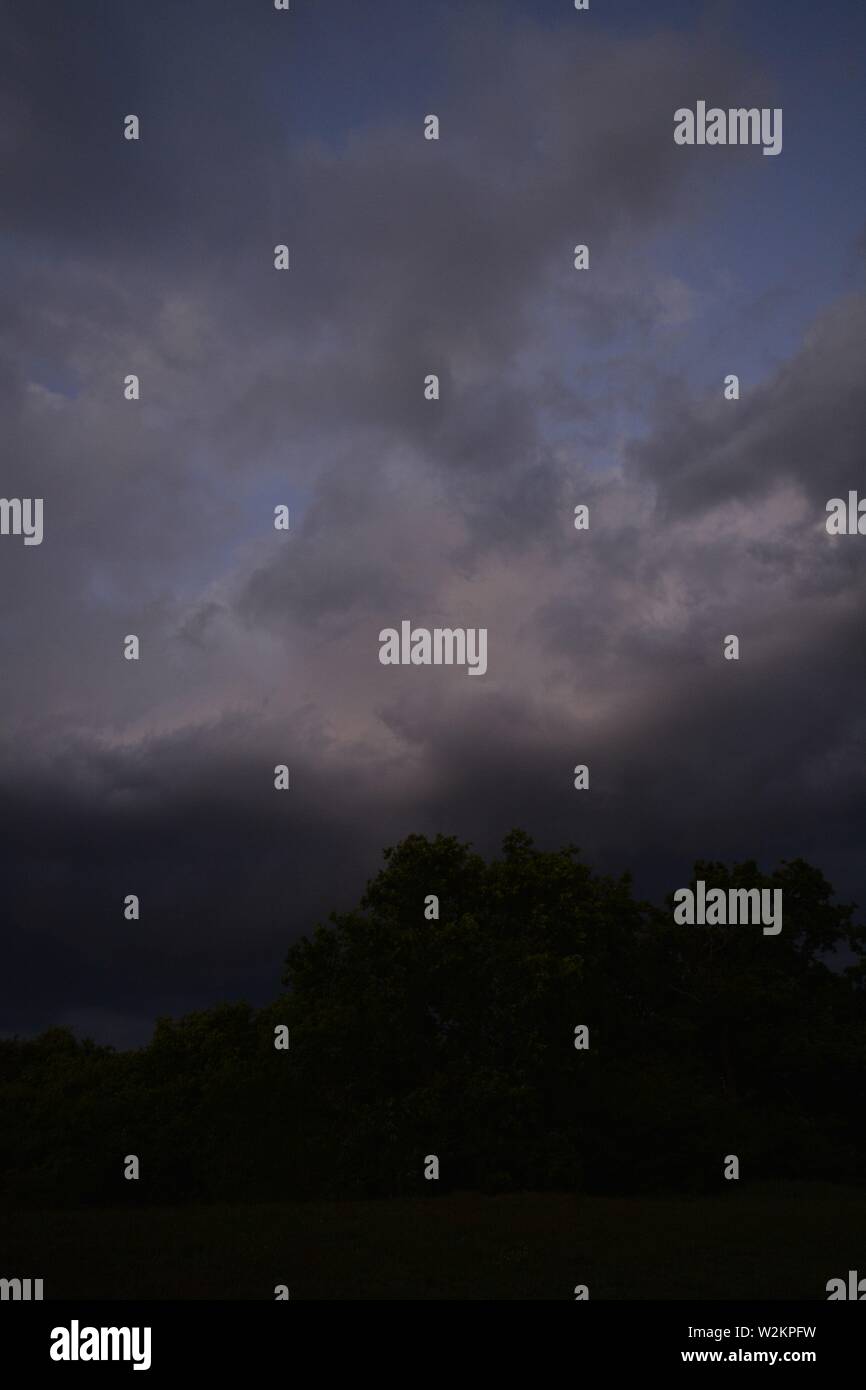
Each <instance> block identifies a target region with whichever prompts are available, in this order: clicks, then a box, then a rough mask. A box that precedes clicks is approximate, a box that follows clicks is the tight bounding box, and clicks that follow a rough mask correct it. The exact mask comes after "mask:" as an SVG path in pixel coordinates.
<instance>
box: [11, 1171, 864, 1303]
mask: <svg viewBox="0 0 866 1390" xmlns="http://www.w3.org/2000/svg"><path fill="white" fill-rule="evenodd" d="M0 1229H2V1238H0V1264H2V1269H0V1274H2V1275H4V1276H10V1275H20V1276H29V1277H42V1278H43V1279H44V1280H45V1297H46V1298H47V1299H50V1298H96V1299H98V1298H118V1299H123V1298H144V1299H160V1298H166V1299H171V1298H191V1299H260V1298H261V1299H272V1298H273V1289H274V1285H275V1284H286V1285H288V1287H289V1290H290V1295H291V1298H292V1299H440V1298H441V1299H569V1300H570V1299H572V1298H573V1296H574V1294H573V1290H574V1286H575V1285H576V1284H578V1283H582V1284H587V1285H588V1286H589V1293H590V1298H591V1299H600V1298H607V1299H652V1298H665V1299H786V1298H794V1299H811V1300H814V1299H817V1300H824V1299H826V1297H827V1295H826V1289H825V1285H826V1283H827V1280H828V1279H830V1278H833V1277H835V1276H842V1277H845V1276H846V1274H847V1271H848V1270H849V1269H860V1270H861V1271H864V1272H866V1188H850V1187H849V1188H845V1187H837V1186H831V1185H823V1184H794V1183H788V1184H779V1185H776V1186H773V1187H769V1186H767V1187H761V1188H757V1187H752V1188H750V1189H748V1190H744V1191H742V1192H739V1193H731V1192H728V1191H726V1192H725V1193H724V1194H723V1195H720V1196H719V1197H689V1198H676V1197H654V1198H636V1197H625V1198H600V1197H580V1196H571V1195H562V1194H532V1193H529V1194H520V1195H508V1196H502V1197H490V1196H478V1195H476V1194H472V1193H466V1194H460V1193H457V1194H450V1195H443V1196H442V1197H438V1198H436V1197H431V1198H423V1199H421V1198H417V1199H413V1198H407V1199H393V1200H384V1201H353V1202H326V1201H311V1202H294V1203H293V1202H284V1203H280V1204H275V1205H263V1206H213V1207H185V1208H180V1207H176V1208H172V1207H158V1208H151V1209H138V1210H134V1211H120V1210H110V1211H88V1212H81V1211H75V1212H67V1211H56V1212H13V1213H10V1212H4V1213H2V1215H0Z"/></svg>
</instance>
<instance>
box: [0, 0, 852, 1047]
mask: <svg viewBox="0 0 866 1390" xmlns="http://www.w3.org/2000/svg"><path fill="white" fill-rule="evenodd" d="M0 19H2V24H0V32H2V41H0V44H2V46H0V65H2V81H0V117H2V119H0V167H2V171H3V189H4V197H3V208H2V214H0V406H2V418H3V421H4V427H5V429H4V435H5V439H4V443H5V448H4V450H3V453H2V463H0V468H2V475H0V492H2V495H3V496H5V497H7V498H14V497H41V498H43V499H44V539H43V542H42V544H41V545H39V546H28V547H25V546H24V545H23V541H22V538H21V537H16V536H13V535H5V536H0V595H2V599H0V659H2V679H0V715H2V718H0V820H2V823H3V826H4V831H3V835H2V838H0V871H2V881H3V890H4V891H3V909H4V910H3V939H4V946H5V952H4V967H5V968H4V969H3V971H2V972H0V1033H4V1034H13V1033H18V1034H21V1035H24V1036H27V1035H31V1034H33V1033H35V1032H38V1031H40V1030H42V1029H44V1028H47V1027H50V1026H56V1025H64V1026H68V1027H70V1028H72V1029H74V1030H75V1031H76V1033H78V1034H79V1035H84V1034H86V1035H89V1036H93V1037H95V1038H97V1039H98V1040H99V1041H103V1042H109V1043H112V1044H114V1045H116V1046H132V1045H137V1044H139V1043H141V1042H143V1041H146V1039H147V1037H148V1036H149V1034H150V1031H151V1030H152V1027H153V1022H154V1020H155V1018H156V1017H158V1016H161V1015H165V1014H171V1015H175V1016H176V1015H178V1014H181V1013H184V1012H187V1011H189V1010H191V1009H195V1008H203V1007H207V1006H209V1005H210V1004H213V1003H215V1002H217V1001H218V1000H221V999H240V998H246V999H250V1000H251V1001H253V1002H263V1001H265V1000H266V999H268V998H269V997H273V995H274V994H275V993H276V991H277V989H278V986H279V978H280V972H281V967H282V962H283V959H284V956H285V953H286V949H287V947H288V945H289V944H290V942H291V941H293V940H295V939H297V937H298V936H299V935H301V934H303V933H305V932H308V931H309V930H310V929H311V928H312V926H313V925H314V924H315V922H316V921H317V920H320V919H323V918H324V917H325V916H326V915H327V913H328V912H330V911H331V910H332V909H342V908H347V907H349V906H351V905H352V904H353V903H355V902H356V901H357V899H358V897H359V894H360V892H361V891H362V889H363V886H364V883H365V881H366V880H367V879H368V878H370V877H371V876H372V875H373V874H375V873H376V871H377V870H378V868H379V866H380V864H381V855H382V850H383V848H384V847H385V846H387V845H391V844H394V843H396V842H397V841H398V840H400V839H402V838H403V837H404V836H405V835H407V834H410V833H426V834H435V833H437V832H442V833H444V834H453V835H457V836H459V837H460V838H461V839H464V840H467V841H470V842H472V843H473V844H474V845H475V846H476V847H477V848H478V849H479V850H481V851H482V852H484V853H491V852H493V851H495V849H496V848H497V846H498V844H499V843H500V842H501V839H502V837H503V835H504V834H505V833H506V832H507V831H508V830H509V829H511V828H512V827H514V826H520V827H522V828H524V829H526V830H527V831H529V833H530V834H532V835H533V836H535V838H536V840H537V842H538V843H539V844H540V845H542V846H544V847H554V846H557V845H560V844H564V843H575V844H578V845H579V846H580V847H581V850H582V853H583V854H584V856H585V857H586V859H587V860H588V861H589V862H590V863H592V864H593V865H594V866H595V867H597V868H598V869H599V870H600V871H604V872H615V873H619V872H621V871H624V870H628V871H630V872H632V873H633V874H634V876H635V881H636V886H637V889H638V891H639V892H641V893H645V894H646V895H648V896H652V897H654V898H655V899H656V900H660V899H661V898H662V897H663V896H664V894H666V893H668V892H672V891H673V890H674V889H675V888H677V887H680V886H682V885H683V884H685V883H687V882H688V879H689V876H690V871H691V866H692V864H693V862H694V861H695V859H697V858H704V859H724V860H729V861H730V860H738V859H745V858H755V859H757V860H758V861H759V862H760V863H761V864H762V866H763V867H764V868H767V869H770V868H772V867H773V865H774V864H776V863H778V862H779V860H780V859H783V858H794V857H796V856H798V855H802V856H803V857H805V858H807V859H808V860H810V861H811V862H813V863H815V864H817V865H818V866H819V867H820V868H822V869H823V870H824V872H825V873H826V874H827V876H828V878H829V879H830V881H831V883H832V884H833V885H834V887H835V888H836V890H837V892H838V893H839V895H840V896H841V897H843V898H845V899H846V900H850V899H853V900H855V901H858V902H859V901H862V900H863V896H864V894H863V877H864V871H863V843H864V829H866V825H864V819H866V818H864V805H866V801H864V795H866V774H864V757H863V754H864V732H866V705H864V699H863V690H864V674H866V669H864V668H866V642H864V625H863V620H864V573H866V570H864V565H866V539H864V538H863V537H859V536H847V537H842V536H840V537H831V536H829V535H828V534H827V531H826V526H825V517H826V510H825V509H826V503H827V501H828V500H829V499H830V498H831V497H834V496H847V493H848V491H849V490H851V489H858V488H859V489H860V491H861V494H862V495H866V476H864V468H863V439H864V437H866V432H864V426H866V404H864V392H863V380H864V358H866V355H864V326H866V300H864V287H863V269H864V256H866V190H864V178H863V161H862V131H863V129H864V117H866V110H864V106H866V96H864V93H866V82H864V70H863V69H864V53H866V46H864V39H866V9H864V7H863V6H862V4H860V3H859V0H857V2H856V3H855V0H851V3H847V0H824V3H822V4H820V5H813V4H808V3H805V0H730V2H729V3H708V4H705V5H704V4H701V3H698V0H689V2H688V3H684V2H682V0H677V2H676V3H674V0H659V3H657V4H653V3H651V0H641V3H637V2H636V0H628V2H627V3H626V2H625V0H623V3H617V2H616V0H592V3H591V7H590V10H589V11H588V12H583V13H578V12H576V11H575V10H574V8H573V6H572V5H571V4H569V3H568V0H531V3H530V0H497V2H496V3H493V0H491V3H464V0H460V3H453V4H452V3H447V2H446V0H442V3H423V0H417V3H416V0H399V2H397V0H368V3H366V4H363V5H359V4H358V3H357V0H355V3H351V4H348V3H343V0H292V7H291V10H290V11H289V12H288V13H283V12H276V11H275V10H274V9H273V7H272V6H271V5H269V4H268V3H266V0H255V3H253V0H243V3H241V0H208V2H207V3H205V0H187V2H186V3H184V5H182V6H181V5H177V4H176V3H169V0H138V2H137V3H133V0H110V3H109V2H108V0H105V3H98V0H78V3H76V4H75V5H69V4H67V3H55V0H48V3H44V4H41V5H39V6H34V5H33V4H32V3H29V0H27V2H25V0H7V2H6V3H2V4H0ZM698 100H705V101H706V102H707V103H708V104H709V105H717V106H720V107H723V108H727V107H729V106H737V107H739V106H747V107H751V106H756V107H759V108H763V107H769V108H776V107H780V108H781V109H782V111H783V137H784V138H783V149H782V152H781V154H780V155H778V156H776V157H769V158H768V157H764V156H763V155H762V152H761V150H760V148H750V147H728V148H709V147H704V148H698V147H696V148H688V147H682V146H677V145H676V144H675V143H674V140H673V128H674V120H673V114H674V111H675V110H676V109H678V108H680V107H682V106H689V107H694V106H695V105H696V103H697V101H698ZM129 113H135V114H137V115H138V117H139V119H140V123H141V138H140V139H139V140H138V141H137V142H134V141H127V140H125V139H124V138H123V122H124V118H125V116H126V115H127V114H129ZM431 113H432V114H436V115H438V117H439V119H440V138H439V140H438V141H427V140H425V139H424V138H423V131H424V120H425V117H426V116H427V115H428V114H431ZM280 243H285V244H286V245H288V246H289V248H290V259H291V267H290V269H289V270H288V271H286V272H279V271H276V270H275V269H274V247H275V245H277V244H280ZM580 243H582V244H586V245H587V246H589V248H590V266H589V269H588V270H586V271H580V272H578V271H576V270H575V269H574V265H573V250H574V247H575V245H577V244H580ZM128 373H135V374H137V375H138V376H139V377H140V382H141V399H140V400H138V401H127V400H125V399H124V393H123V383H124V378H125V377H126V375H127V374H128ZM428 373H436V374H437V375H438V376H439V377H440V382H441V396H440V399H439V400H438V401H435V402H433V401H428V400H425V398H424V379H425V377H426V376H427V375H428ZM730 373H736V374H737V375H738V376H739V377H740V383H741V395H740V399H739V400H738V401H729V400H726V399H725V398H724V389H723V388H724V380H725V377H726V376H727V375H728V374H730ZM581 503H583V504H586V505H588V506H589V508H590V526H589V529H588V530H586V531H581V532H577V531H576V530H575V529H574V526H573V514H574V508H575V506H576V505H578V504H581ZM280 504H285V505H288V506H289V507H290V509H291V528H290V530H289V532H288V533H285V532H278V531H276V530H275V529H274V525H273V517H274V508H275V507H276V506H278V505H280ZM403 619H409V620H411V621H412V622H413V623H414V624H415V625H417V626H426V627H435V626H449V627H485V628H486V629H487V631H488V669H487V672H486V674H485V675H484V676H483V677H478V678H474V677H472V678H470V677H469V676H468V673H467V672H466V670H465V669H460V668H436V667H408V668H403V667H388V666H382V665H381V664H380V663H379V660H378V653H379V632H380V631H381V630H382V629H384V628H386V627H399V625H400V622H401V620H403ZM129 633H135V634H136V635H137V636H138V637H139V639H140V643H141V659H140V660H139V661H137V662H129V661H125V660H124V658H123V642H124V638H125V636H126V635H127V634H129ZM732 633H733V634H737V635H738V636H739V638H740V644H741V655H740V660H739V661H737V662H730V661H726V660H724V659H723V656H722V649H723V641H724V638H725V637H726V636H727V635H728V634H732ZM281 763H285V764H287V765H288V766H289V768H290V777H291V787H290V790H289V791H288V792H284V793H283V792H277V791H275V789H274V767H275V766H276V765H277V764H281ZM578 763H581V764H587V765H588V766H589V768H590V789H589V791H586V792H578V791H575V789H574V786H573V780H574V779H573V768H574V767H575V765H576V764H578ZM425 891H429V892H435V891H436V890H435V886H434V885H431V886H430V887H429V889H426V890H425ZM131 893H134V894H136V895H138V896H139V897H140V902H141V918H140V920H139V921H138V922H128V921H126V920H125V919H124V915H123V901H124V898H125V896H126V895H127V894H131ZM419 910H420V909H419Z"/></svg>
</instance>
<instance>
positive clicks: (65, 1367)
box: [0, 1299, 866, 1385]
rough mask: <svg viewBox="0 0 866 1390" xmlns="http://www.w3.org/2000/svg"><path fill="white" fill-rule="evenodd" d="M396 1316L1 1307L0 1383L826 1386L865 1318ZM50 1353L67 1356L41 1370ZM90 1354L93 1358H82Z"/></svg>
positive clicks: (846, 1363)
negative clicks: (682, 1376) (794, 1374)
mask: <svg viewBox="0 0 866 1390" xmlns="http://www.w3.org/2000/svg"><path fill="white" fill-rule="evenodd" d="M479 1302H480V1300H479ZM398 1306H399V1307H400V1313H399V1318H395V1315H394V1312H393V1311H392V1310H391V1308H390V1305H389V1308H388V1309H387V1310H385V1309H380V1311H379V1312H377V1311H376V1308H375V1306H373V1305H371V1303H370V1302H366V1303H363V1304H358V1305H352V1306H351V1307H346V1306H345V1305H342V1306H341V1305H326V1304H323V1303H312V1302H305V1301H304V1300H302V1299H298V1300H291V1299H289V1300H288V1301H286V1302H277V1301H274V1302H267V1303H265V1302H262V1303H257V1302H236V1303H229V1302H226V1303H205V1302H193V1301H190V1302H150V1303H138V1302H125V1301H120V1300H118V1301H105V1302H98V1303H90V1302H60V1301H58V1302H53V1301H46V1302H44V1303H29V1304H28V1303H13V1302H6V1303H3V1304H2V1305H0V1376H2V1377H3V1379H4V1380H5V1381H6V1383H8V1384H12V1383H13V1382H12V1379H11V1378H9V1373H10V1372H12V1371H13V1370H14V1371H15V1372H17V1376H16V1378H15V1382H14V1383H16V1384H23V1383H26V1382H25V1381H23V1380H22V1376H28V1375H31V1374H33V1375H36V1374H37V1373H40V1372H41V1373H43V1374H44V1373H45V1372H46V1371H48V1372H50V1373H51V1374H55V1373H56V1375H57V1376H69V1375H73V1374H76V1373H81V1372H86V1373H87V1374H88V1375H89V1376H90V1377H94V1376H96V1377H98V1376H99V1374H100V1368H105V1367H110V1368H111V1370H112V1373H113V1374H114V1376H115V1377H117V1376H119V1375H126V1374H127V1373H128V1374H130V1375H133V1374H134V1367H135V1366H136V1365H138V1366H139V1367H140V1372H141V1373H140V1375H139V1376H138V1377H137V1379H140V1380H141V1381H142V1383H144V1384H146V1383H149V1381H150V1380H154V1379H157V1380H159V1379H160V1378H161V1377H162V1376H166V1377H168V1376H176V1375H177V1374H178V1372H189V1371H194V1372H196V1373H197V1374H202V1373H203V1374H204V1375H210V1374H213V1375H214V1376H216V1375H220V1376H222V1377H224V1376H226V1375H227V1374H228V1375H231V1374H233V1373H238V1374H240V1373H241V1372H243V1374H244V1380H245V1383H248V1382H253V1383H257V1382H258V1381H260V1380H264V1379H265V1378H267V1377H268V1376H272V1375H274V1374H275V1373H278V1372H280V1371H282V1372H283V1373H284V1374H285V1375H287V1376H290V1377H291V1378H292V1379H299V1378H302V1379H303V1380H305V1381H309V1380H310V1378H311V1376H314V1377H315V1378H316V1379H319V1378H320V1377H321V1376H322V1375H324V1374H331V1375H333V1374H334V1373H335V1372H336V1373H338V1374H340V1373H343V1374H346V1375H351V1377H352V1380H353V1381H356V1380H357V1379H358V1378H359V1377H360V1376H361V1375H365V1374H374V1375H376V1376H377V1377H382V1376H384V1377H385V1378H386V1379H391V1378H392V1377H398V1378H399V1379H400V1380H406V1378H407V1377H408V1379H409V1381H410V1382H412V1381H414V1380H415V1379H417V1378H418V1377H420V1378H421V1380H423V1381H424V1382H426V1383H429V1380H430V1376H431V1373H432V1374H435V1373H436V1369H437V1366H439V1365H441V1367H442V1373H443V1375H445V1376H448V1377H453V1375H454V1373H455V1371H457V1370H460V1369H464V1370H465V1369H474V1370H482V1369H483V1371H484V1374H485V1377H487V1376H488V1375H489V1374H490V1373H491V1372H496V1371H498V1368H499V1367H500V1365H501V1367H502V1370H503V1373H508V1374H509V1378H510V1379H511V1378H513V1377H514V1376H515V1375H517V1376H520V1375H521V1374H523V1367H524V1366H525V1368H526V1369H525V1374H526V1376H527V1378H529V1379H530V1380H531V1383H532V1384H533V1385H536V1384H538V1383H539V1382H544V1381H545V1380H548V1379H556V1377H557V1372H556V1371H555V1365H556V1364H557V1361H556V1360H554V1358H557V1359H558V1358H560V1357H563V1356H564V1357H565V1358H566V1366H570V1367H571V1370H572V1371H573V1372H578V1373H580V1372H582V1371H589V1370H592V1371H593V1372H594V1373H596V1374H598V1373H602V1374H603V1373H605V1372H608V1373H611V1374H615V1373H616V1372H618V1371H623V1370H638V1371H640V1372H641V1373H644V1374H650V1373H652V1372H654V1371H661V1372H667V1371H668V1370H669V1369H670V1368H672V1367H674V1366H687V1365H707V1364H721V1365H731V1364H733V1363H735V1362H739V1363H740V1364H742V1365H761V1364H762V1365H765V1366H769V1367H771V1368H773V1369H775V1368H776V1367H777V1366H779V1365H782V1366H785V1365H799V1366H806V1367H811V1368H812V1369H813V1370H817V1371H820V1372H821V1373H822V1376H826V1374H827V1372H828V1371H833V1370H840V1369H843V1368H846V1367H847V1368H848V1371H849V1373H850V1370H851V1368H853V1367H856V1365H857V1364H858V1362H859V1360H860V1357H861V1355H862V1348H863V1343H864V1332H866V1309H862V1308H860V1307H859V1305H854V1306H852V1305H851V1304H845V1303H843V1302H838V1303H837V1302H826V1303H824V1302H821V1303H790V1302H784V1303H782V1302H764V1303H728V1302H726V1303H709V1302H703V1301H702V1302H698V1303H674V1302H657V1303H651V1302H642V1303H626V1302H604V1301H602V1300H597V1301H596V1302H592V1301H591V1300H589V1301H586V1302H575V1303H574V1304H573V1306H572V1307H571V1308H569V1310H568V1312H567V1313H566V1312H565V1311H564V1310H560V1312H559V1314H557V1315H556V1316H554V1314H553V1311H552V1310H550V1311H548V1312H547V1313H545V1314H543V1320H542V1322H541V1323H537V1322H536V1321H535V1318H536V1316H538V1315H540V1314H536V1312H534V1311H530V1309H529V1308H528V1307H525V1308H524V1312H523V1313H520V1312H518V1311H517V1310H516V1309H515V1308H514V1306H513V1304H509V1305H508V1320H507V1323H504V1324H503V1323H500V1322H499V1316H500V1315H499V1314H497V1313H496V1312H495V1311H494V1309H493V1308H492V1307H490V1306H489V1305H488V1307H487V1309H486V1310H483V1309H481V1308H479V1307H478V1303H472V1305H471V1307H472V1308H473V1310H474V1311H473V1313H472V1316H469V1315H468V1314H467V1312H465V1311H464V1312H463V1313H462V1314H457V1318H456V1321H455V1322H454V1323H452V1322H451V1314H450V1313H443V1310H442V1309H440V1311H439V1312H438V1313H436V1314H431V1313H429V1312H428V1313H427V1314H425V1315H424V1317H423V1319H421V1318H419V1320H418V1322H416V1321H415V1315H414V1314H412V1312H411V1310H410V1308H409V1307H408V1306H407V1304H406V1303H401V1304H400V1305H398ZM102 1329H106V1333H105V1336H103V1333H102ZM108 1329H118V1332H117V1333H116V1334H115V1333H112V1332H109V1331H108ZM135 1329H138V1332H136V1331H135ZM145 1329H149V1335H148V1334H146V1332H145ZM407 1334H408V1335H407ZM449 1334H451V1335H453V1337H454V1341H453V1342H452V1341H451V1338H450V1337H449ZM52 1349H53V1350H54V1352H55V1354H56V1355H60V1354H61V1353H62V1354H63V1356H64V1357H65V1358H67V1357H68V1358H69V1359H54V1358H53V1357H52V1354H51V1353H52ZM115 1350H116V1353H117V1358H118V1359H114V1353H115ZM94 1351H96V1352H98V1353H99V1355H100V1358H104V1359H99V1360H96V1359H90V1355H91V1353H92V1352H94ZM310 1357H312V1358H313V1360H312V1362H311V1361H310V1359H309V1358H310ZM73 1358H75V1359H73ZM122 1358H125V1359H122ZM302 1358H303V1359H302ZM467 1362H468V1363H470V1364H469V1365H467ZM146 1363H147V1364H146ZM565 1369H566V1368H565V1367H561V1369H560V1372H559V1374H562V1373H563V1372H564V1371H565ZM251 1373H252V1374H251ZM145 1375H146V1376H147V1377H148V1380H147V1381H145V1379H144V1377H145Z"/></svg>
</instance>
